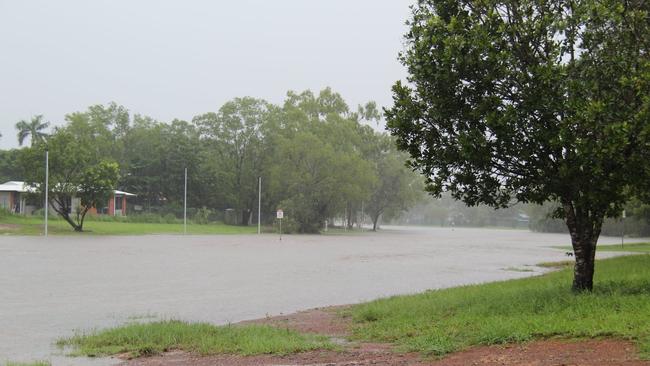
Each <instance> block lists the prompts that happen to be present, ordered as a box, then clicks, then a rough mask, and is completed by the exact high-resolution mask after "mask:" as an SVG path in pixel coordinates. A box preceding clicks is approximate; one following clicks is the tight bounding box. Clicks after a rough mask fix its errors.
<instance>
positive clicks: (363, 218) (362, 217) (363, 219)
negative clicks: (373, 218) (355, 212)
mask: <svg viewBox="0 0 650 366" xmlns="http://www.w3.org/2000/svg"><path fill="white" fill-rule="evenodd" d="M365 220H366V217H365V216H364V215H363V201H361V231H363V223H364V222H365Z"/></svg>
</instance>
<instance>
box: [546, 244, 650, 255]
mask: <svg viewBox="0 0 650 366" xmlns="http://www.w3.org/2000/svg"><path fill="white" fill-rule="evenodd" d="M553 248H556V249H562V250H566V251H571V252H573V248H571V247H570V246H558V247H553ZM597 251H600V252H633V253H650V243H630V244H624V245H623V246H621V244H609V245H599V246H598V247H597Z"/></svg>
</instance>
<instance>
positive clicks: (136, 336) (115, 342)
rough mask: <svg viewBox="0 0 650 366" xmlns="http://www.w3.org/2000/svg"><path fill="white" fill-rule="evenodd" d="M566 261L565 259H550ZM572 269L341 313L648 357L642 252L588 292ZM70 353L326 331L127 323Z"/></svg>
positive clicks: (493, 339)
mask: <svg viewBox="0 0 650 366" xmlns="http://www.w3.org/2000/svg"><path fill="white" fill-rule="evenodd" d="M547 265H548V266H560V267H558V268H562V267H561V266H564V265H565V263H564V262H558V263H548V264H547ZM571 280H572V270H571V268H565V269H562V270H559V271H556V272H552V273H548V274H545V275H543V276H538V277H531V278H526V279H519V280H510V281H502V282H494V283H488V284H482V285H473V286H463V287H456V288H450V289H443V290H433V291H427V292H424V293H421V294H417V295H408V296H394V297H390V298H385V299H379V300H376V301H372V302H368V303H364V304H359V305H353V306H351V307H349V308H347V309H345V310H343V311H342V313H341V316H344V317H346V318H348V319H350V320H351V321H352V338H353V340H356V341H370V342H387V343H393V344H395V345H397V349H398V350H400V351H409V352H420V353H422V354H424V355H428V356H442V355H445V354H448V353H451V352H455V351H459V350H463V349H466V348H469V347H472V346H477V345H493V344H506V343H518V342H527V341H531V340H536V339H548V338H560V339H568V340H570V339H582V338H587V339H592V338H616V339H623V340H631V341H633V342H635V343H636V344H637V345H638V346H639V350H640V352H641V356H642V357H645V358H649V357H650V255H633V256H625V257H617V258H612V259H606V260H599V261H598V262H597V270H596V279H595V288H594V291H593V293H587V294H575V293H573V292H571V290H570V284H571ZM59 345H60V346H71V347H72V348H73V354H76V355H113V354H119V353H124V352H131V353H132V354H134V355H149V354H155V353H159V352H162V351H164V350H168V349H182V350H186V351H189V352H194V353H198V354H203V355H209V354H218V353H235V354H244V355H253V354H287V353H291V352H299V351H305V350H312V349H331V348H332V347H333V346H332V345H331V344H330V343H328V342H327V339H326V338H324V337H319V336H315V335H304V334H299V333H296V332H293V331H290V330H287V329H280V328H273V327H269V326H213V325H208V324H190V323H184V322H178V321H162V322H154V323H144V324H140V323H134V324H127V325H125V326H121V327H117V328H113V329H108V330H103V331H98V332H93V333H89V334H81V335H78V336H75V337H72V338H69V339H65V340H62V341H60V342H59Z"/></svg>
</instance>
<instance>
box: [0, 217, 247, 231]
mask: <svg viewBox="0 0 650 366" xmlns="http://www.w3.org/2000/svg"><path fill="white" fill-rule="evenodd" d="M2 224H5V225H2ZM48 232H49V233H51V234H68V235H69V234H78V233H75V232H74V231H73V230H72V228H71V227H70V225H68V223H67V222H65V221H63V220H61V219H58V218H56V217H53V218H50V219H49V220H48ZM42 233H43V219H42V218H39V217H30V216H18V215H7V216H3V217H0V235H2V234H9V235H41V234H42ZM182 233H183V225H182V224H162V223H161V224H159V223H132V222H111V221H86V222H85V223H84V233H82V234H83V235H86V234H91V235H144V234H182ZM187 233H188V234H199V235H200V234H253V233H257V227H254V226H234V225H224V224H205V225H197V224H188V225H187Z"/></svg>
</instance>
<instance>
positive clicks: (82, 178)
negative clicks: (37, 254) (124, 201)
mask: <svg viewBox="0 0 650 366" xmlns="http://www.w3.org/2000/svg"><path fill="white" fill-rule="evenodd" d="M66 118H67V119H68V124H67V125H66V126H64V127H60V128H57V129H55V131H54V133H53V134H52V135H51V136H50V137H49V138H48V140H47V143H43V144H36V145H35V146H32V147H31V148H27V149H24V150H22V152H21V155H20V165H21V166H22V167H23V170H24V173H25V182H26V183H27V184H29V185H32V186H35V187H37V190H38V191H39V192H40V193H41V194H42V193H43V192H44V191H45V169H44V166H43V159H44V157H45V151H46V150H47V151H49V185H48V187H49V189H48V201H49V202H48V204H49V205H50V207H51V208H52V209H53V210H54V211H56V212H57V214H59V215H60V216H61V217H62V218H63V219H64V220H65V221H66V222H67V223H68V224H70V226H71V227H72V228H73V229H74V230H75V231H83V225H84V219H85V217H86V214H87V213H88V211H89V210H90V209H91V208H93V207H96V208H99V207H102V206H103V205H104V204H105V203H106V202H108V199H109V197H110V195H111V194H112V192H113V190H114V189H115V188H116V186H117V182H118V178H119V166H118V164H117V163H116V162H114V161H112V160H111V159H110V158H108V157H107V155H108V154H107V151H108V150H109V149H110V133H109V132H108V131H107V130H106V128H105V126H104V125H102V124H93V123H91V122H90V121H89V118H88V115H87V114H85V113H74V114H71V115H68V116H67V117H66Z"/></svg>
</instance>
